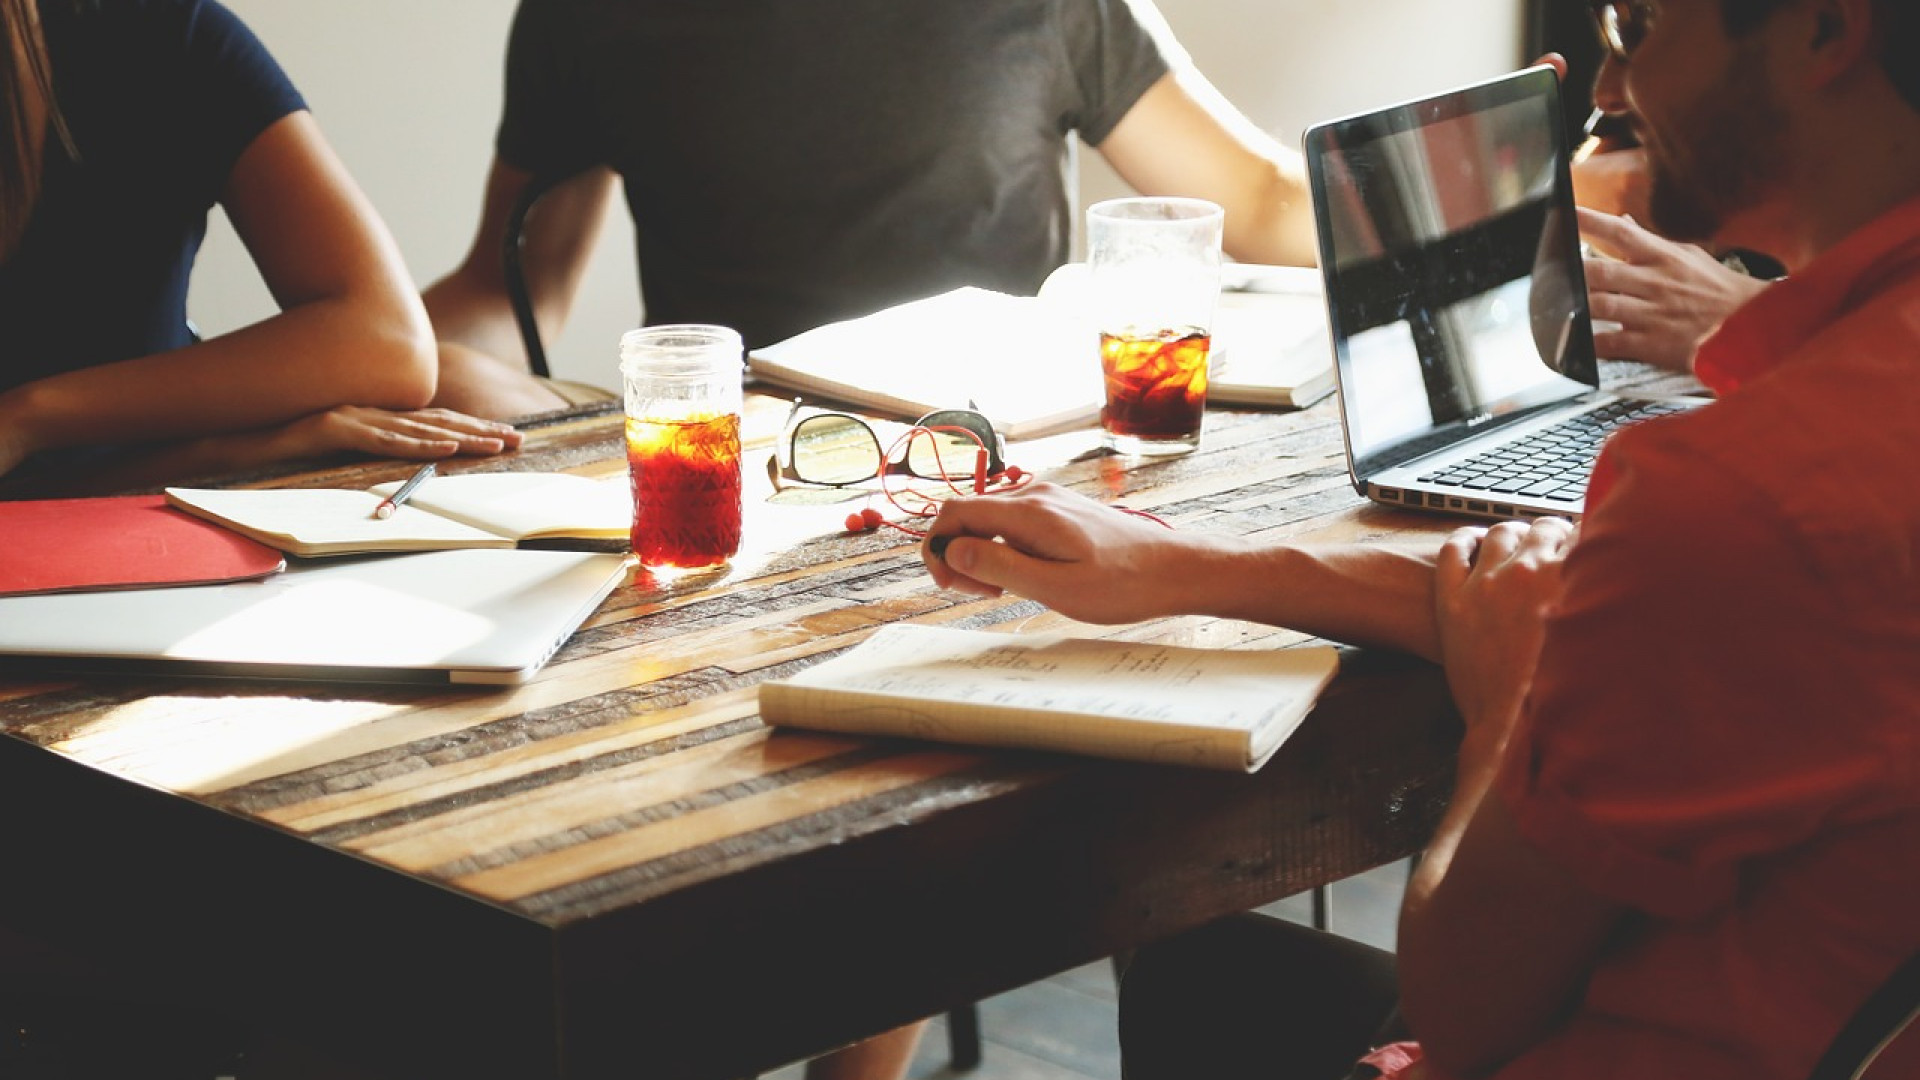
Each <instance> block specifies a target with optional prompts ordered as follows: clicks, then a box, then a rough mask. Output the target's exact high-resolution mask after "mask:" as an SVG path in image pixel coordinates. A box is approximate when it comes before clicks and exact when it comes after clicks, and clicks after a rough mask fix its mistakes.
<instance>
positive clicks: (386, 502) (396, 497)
mask: <svg viewBox="0 0 1920 1080" xmlns="http://www.w3.org/2000/svg"><path fill="white" fill-rule="evenodd" d="M433 471H434V465H433V463H432V462H431V461H429V462H428V463H426V464H425V465H422V466H420V468H419V469H418V470H417V471H416V472H415V473H414V474H413V475H412V476H409V477H407V482H406V483H404V484H401V485H400V490H398V491H396V492H394V493H393V494H391V495H389V496H387V497H386V498H384V499H381V500H380V505H378V506H376V507H374V508H373V516H374V517H377V518H379V519H380V520H382V521H385V520H386V519H388V518H390V517H392V516H393V512H394V511H395V510H398V509H399V508H400V505H401V504H402V503H404V502H406V501H407V499H409V498H411V497H412V495H413V489H415V488H417V487H419V486H420V485H421V484H422V483H425V482H426V479H427V477H429V476H432V475H433Z"/></svg>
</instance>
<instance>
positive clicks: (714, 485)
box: [627, 413, 741, 570]
mask: <svg viewBox="0 0 1920 1080" xmlns="http://www.w3.org/2000/svg"><path fill="white" fill-rule="evenodd" d="M627 470H628V472H629V474H630V475H631V477H632V482H633V553H634V554H635V555H638V556H639V557H640V562H641V563H642V564H644V565H646V566H649V567H669V568H674V569H682V570H697V569H701V568H703V567H709V566H718V565H720V564H721V563H724V562H726V561H727V560H728V559H730V558H732V557H733V556H734V554H735V553H737V552H738V551H739V550H740V521H741V505H740V417H739V415H738V414H735V413H722V414H718V415H704V416H701V415H696V416H689V417H680V418H675V419H673V420H671V421H650V420H636V419H631V418H629V419H628V420H627Z"/></svg>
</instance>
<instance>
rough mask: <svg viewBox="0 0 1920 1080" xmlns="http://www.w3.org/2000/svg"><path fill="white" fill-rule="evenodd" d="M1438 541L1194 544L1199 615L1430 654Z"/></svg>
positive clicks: (1435, 642)
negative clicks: (1435, 556) (1410, 542)
mask: <svg viewBox="0 0 1920 1080" xmlns="http://www.w3.org/2000/svg"><path fill="white" fill-rule="evenodd" d="M1438 545H1439V542H1438V540H1437V539H1436V540H1435V541H1434V543H1433V544H1432V545H1431V546H1428V545H1424V544H1413V545H1402V546H1387V545H1370V544H1324V545H1311V544H1305V545H1293V544H1282V545H1268V546H1262V545H1257V544H1253V543H1250V542H1248V541H1243V540H1238V539H1234V538H1227V537H1222V538H1218V539H1209V540H1208V541H1206V542H1204V544H1203V545H1200V546H1198V547H1197V548H1196V551H1195V558H1194V563H1195V565H1194V566H1193V569H1192V577H1191V580H1192V581H1193V582H1194V583H1195V586H1196V588H1198V589H1200V590H1202V591H1201V593H1200V597H1199V599H1200V601H1201V602H1200V604H1199V605H1198V610H1199V611H1200V613H1203V614H1208V615H1215V616H1219V617H1221V618H1230V619H1244V620H1248V621H1252V622H1260V623H1266V624H1268V625H1273V626H1285V627H1289V628H1291V629H1295V630H1301V631H1304V632H1306V633H1310V634H1315V635H1318V636H1320V637H1325V638H1330V639H1332V640H1335V641H1344V642H1347V643H1349V644H1354V645H1369V646H1378V647H1383V648H1391V649H1399V650H1402V651H1405V652H1411V653H1414V654H1416V655H1419V656H1423V657H1426V658H1428V659H1435V658H1437V657H1438V655H1439V635H1438V632H1437V630H1436V629H1435V624H1434V618H1433V563H1434V550H1435V549H1436V548H1437V547H1438Z"/></svg>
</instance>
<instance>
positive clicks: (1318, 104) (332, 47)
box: [191, 0, 1521, 386]
mask: <svg viewBox="0 0 1920 1080" xmlns="http://www.w3.org/2000/svg"><path fill="white" fill-rule="evenodd" d="M226 2H227V4H228V6H230V7H231V8H233V9H234V11H236V12H237V13H239V15H240V16H241V17H242V18H244V19H245V20H246V21H247V22H248V24H249V25H251V26H252V27H253V29H254V30H255V32H257V33H258V34H259V35H260V36H261V38H262V39H264V40H265V41H266V43H267V45H268V47H269V48H271V49H272V50H273V52H274V54H275V55H276V56H277V57H278V58H279V60H280V62H281V64H282V65H284V66H285V67H286V68H287V70H288V72H289V73H290V74H291V75H292V77H293V79H294V81H295V83H296V84H297V85H298V86H299V87H300V88H301V90H302V92H304V93H305V94H306V96H307V100H308V101H309V103H311V104H312V106H313V109H314V114H315V115H316V116H317V117H318V119H319V121H320V125H321V127H322V129H323V130H324V131H325V132H326V133H327V136H328V138H329V139H330V140H331V142H332V143H333V146H334V149H335V150H336V151H338V152H339V154H340V156H341V158H342V159H344V160H345V162H346V164H347V167H348V169H350V170H351V171H352V172H353V175H354V176H355V178H356V179H357V180H358V181H359V182H360V185H361V187H362V188H364V189H365V190H366V192H367V194H368V195H369V196H370V197H371V198H372V199H373V202H374V205H376V206H377V207H379V208H380V212H381V214H382V215H383V216H384V217H385V218H386V220H387V224H388V226H389V227H390V228H391V229H392V230H393V233H394V235H395V237H396V238H398V240H399V242H400V248H401V251H402V252H403V253H404V254H405V255H406V259H407V264H408V266H409V267H410V268H411V269H412V271H413V274H414V277H415V279H416V280H417V281H419V282H420V283H421V284H423V285H424V284H427V283H429V282H431V281H433V280H434V279H435V278H437V277H439V276H440V275H441V274H443V273H445V272H446V271H447V270H448V269H450V268H451V267H452V266H453V265H454V264H455V263H456V262H457V261H458V260H459V259H460V258H461V256H462V255H463V254H464V253H465V252H466V249H467V245H468V243H469V242H470V241H471V240H472V230H473V227H474V225H475V223H476V222H477V220H478V217H479V207H480V194H481V187H482V183H483V181H484V179H485V175H486V168H487V162H488V160H489V159H490V158H491V156H492V146H493V130H494V125H495V123H496V121H497V120H498V117H499V109H500V93H501V87H500V79H501V69H502V61H503V55H504V49H505V43H506V34H507V26H508V23H509V21H510V20H511V18H512V14H513V7H514V3H515V0H324V2H315V0H226ZM902 2H903V3H904V2H907V0H902ZM947 2H953V3H965V2H967V0H947ZM1160 8H1161V10H1162V11H1163V12H1164V13H1165V15H1166V17H1167V21H1168V22H1169V23H1170V24H1171V25H1172V27H1173V29H1174V32H1175V33H1176V34H1177V35H1178V36H1179V38H1180V40H1181V42H1182V43H1183V44H1184V45H1185V46H1186V47H1187V49H1188V51H1189V52H1190V53H1192V55H1193V57H1194V59H1195V61H1196V62H1197V63H1198V64H1199V65H1200V68H1201V70H1203V71H1205V72H1206V73H1207V74H1208V76H1209V77H1210V78H1212V80H1213V81H1214V83H1215V84H1216V85H1217V86H1219V88H1220V89H1221V91H1223V92H1224V93H1225V94H1226V95H1227V97H1228V98H1230V99H1231V100H1233V101H1234V102H1235V103H1236V104H1238V105H1239V106H1240V107H1241V108H1242V109H1243V110H1245V111H1246V112H1247V114H1248V115H1249V116H1251V117H1253V119H1254V120H1255V121H1256V122H1258V123H1259V124H1260V125H1261V126H1262V127H1264V128H1266V129H1267V130H1269V131H1272V132H1274V133H1275V134H1276V135H1278V136H1279V137H1280V138H1281V140H1282V141H1283V142H1285V143H1287V144H1288V145H1297V143H1298V140H1299V135H1300V131H1301V130H1302V129H1303V128H1304V127H1305V126H1306V125H1307V124H1309V123H1312V122H1313V121H1315V120H1319V119H1324V118H1327V117H1331V116H1336V115H1340V114H1343V113H1349V112H1354V111H1357V110H1360V109H1363V108H1367V107H1369V106H1373V105H1379V104H1384V103H1387V102H1389V101H1393V100H1397V99H1400V98H1405V97H1412V96H1415V95H1418V94H1421V93H1425V92H1427V91H1431V90H1435V89H1439V88H1441V87H1443V86H1445V85H1448V84H1451V83H1457V82H1464V81H1468V80H1471V79H1478V78H1483V77H1486V76H1489V75H1493V74H1497V73H1498V72H1501V71H1504V70H1507V69H1508V68H1511V67H1513V66H1514V65H1515V64H1516V63H1517V62H1518V61H1519V60H1520V59H1521V58H1520V44H1519V43H1520V17H1519V10H1520V5H1519V2H1518V0H1464V2H1461V3H1454V4H1435V3H1433V2H1432V0H1344V2H1343V0H1160ZM1082 188H1083V191H1084V192H1085V196H1086V199H1085V201H1092V200H1093V199H1096V198H1104V197H1107V196H1109V195H1112V194H1115V193H1117V192H1118V191H1119V190H1120V187H1119V183H1118V181H1117V180H1115V179H1113V177H1112V175H1111V174H1110V173H1108V172H1106V170H1105V168H1104V166H1103V165H1102V164H1101V163H1100V162H1099V160H1098V155H1094V154H1087V155H1084V156H1083V158H1082ZM633 262H634V260H633V231H632V228H631V226H630V225H629V224H628V223H627V221H626V220H625V215H624V213H616V214H615V215H614V220H613V221H612V222H611V223H610V224H609V226H608V232H607V235H606V237H605V238H604V239H603V240H602V242H601V244H600V246H599V249H598V250H597V251H596V253H595V261H594V266H593V269H592V270H591V271H590V273H589V275H588V280H587V285H586V289H585V291H584V293H583V295H582V296H581V298H580V300H579V304H578V306H577V307H576V309H575V314H574V317H573V319H572V320H571V322H570V323H569V325H568V327H567V332H566V334H565V335H564V337H563V338H562V339H561V340H560V341H558V342H556V343H549V352H550V353H551V354H552V358H553V366H554V370H555V373H556V374H558V375H561V376H564V377H568V378H575V379H581V380H584V381H588V382H594V383H598V384H600V385H603V386H612V385H613V380H614V369H615V351H616V343H617V341H618V340H619V337H620V334H621V333H622V332H624V331H625V330H627V329H630V328H631V327H632V326H634V325H636V324H637V322H638V321H639V317H640V301H639V287H638V285H637V282H636V273H635V269H634V265H633ZM191 305H192V313H193V316H194V319H195V321H197V322H198V323H199V324H200V326H201V328H202V329H203V330H204V331H206V332H209V333H218V332H221V331H223V330H227V329H231V328H233V327H235V326H238V325H243V324H245V323H247V322H249V321H252V320H254V319H258V318H260V317H262V316H263V315H266V314H268V313H270V312H271V311H272V310H273V304H272V301H271V299H270V298H269V297H268V296H267V293H266V290H265V288H264V287H262V286H261V284H260V281H259V278H258V276H257V275H256V274H255V273H254V271H253V267H252V264H251V263H250V262H249V261H248V260H247V257H246V252H245V251H244V249H242V248H241V246H240V244H239V242H238V241H237V240H236V239H235V238H234V236H233V234H232V232H231V230H229V229H228V228H227V227H226V225H225V223H224V221H218V220H217V221H216V222H215V223H214V225H213V227H212V228H211V229H210V231H209V236H208V241H207V247H206V249H205V251H204V252H203V253H202V255H201V260H200V265H199V268H198V270H197V271H196V273H195V276H194V282H193V292H192V298H191Z"/></svg>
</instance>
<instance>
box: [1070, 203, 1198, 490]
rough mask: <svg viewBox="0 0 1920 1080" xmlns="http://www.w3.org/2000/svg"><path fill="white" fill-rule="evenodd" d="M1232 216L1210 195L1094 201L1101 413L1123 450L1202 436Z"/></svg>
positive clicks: (1165, 447)
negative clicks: (1224, 240) (1225, 237)
mask: <svg viewBox="0 0 1920 1080" xmlns="http://www.w3.org/2000/svg"><path fill="white" fill-rule="evenodd" d="M1224 221H1225V214H1224V213H1223V212H1222V210H1221V209H1220V207H1219V206H1216V205H1215V204H1213V203H1210V202H1207V201H1205V200H1204V199H1175V198H1132V199H1110V200H1108V201H1106V202H1101V203H1095V204H1094V205H1093V206H1091V207H1089V208H1088V210H1087V263H1088V271H1089V277H1090V278H1091V290H1090V295H1089V302H1090V304H1091V310H1092V312H1093V315H1094V322H1095V329H1096V330H1097V331H1098V332H1099V334H1100V368H1101V373H1102V374H1103V375H1104V376H1105V380H1106V404H1105V407H1104V408H1103V409H1102V410H1101V413H1100V423H1101V426H1102V427H1103V428H1104V429H1105V431H1106V436H1107V444H1108V445H1109V446H1111V447H1113V448H1114V449H1115V450H1117V451H1119V452H1121V453H1123V454H1181V453H1185V452H1187V451H1189V450H1193V449H1195V448H1196V447H1198V446H1199V445H1200V426H1201V421H1202V419H1203V418H1204V416H1205V415H1206V404H1207V357H1208V353H1209V352H1210V351H1211V347H1212V342H1213V338H1212V324H1213V309H1214V304H1215V303H1216V302H1217V301H1218V299H1219V296H1220V238H1221V232H1222V226H1223V224H1224Z"/></svg>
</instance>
